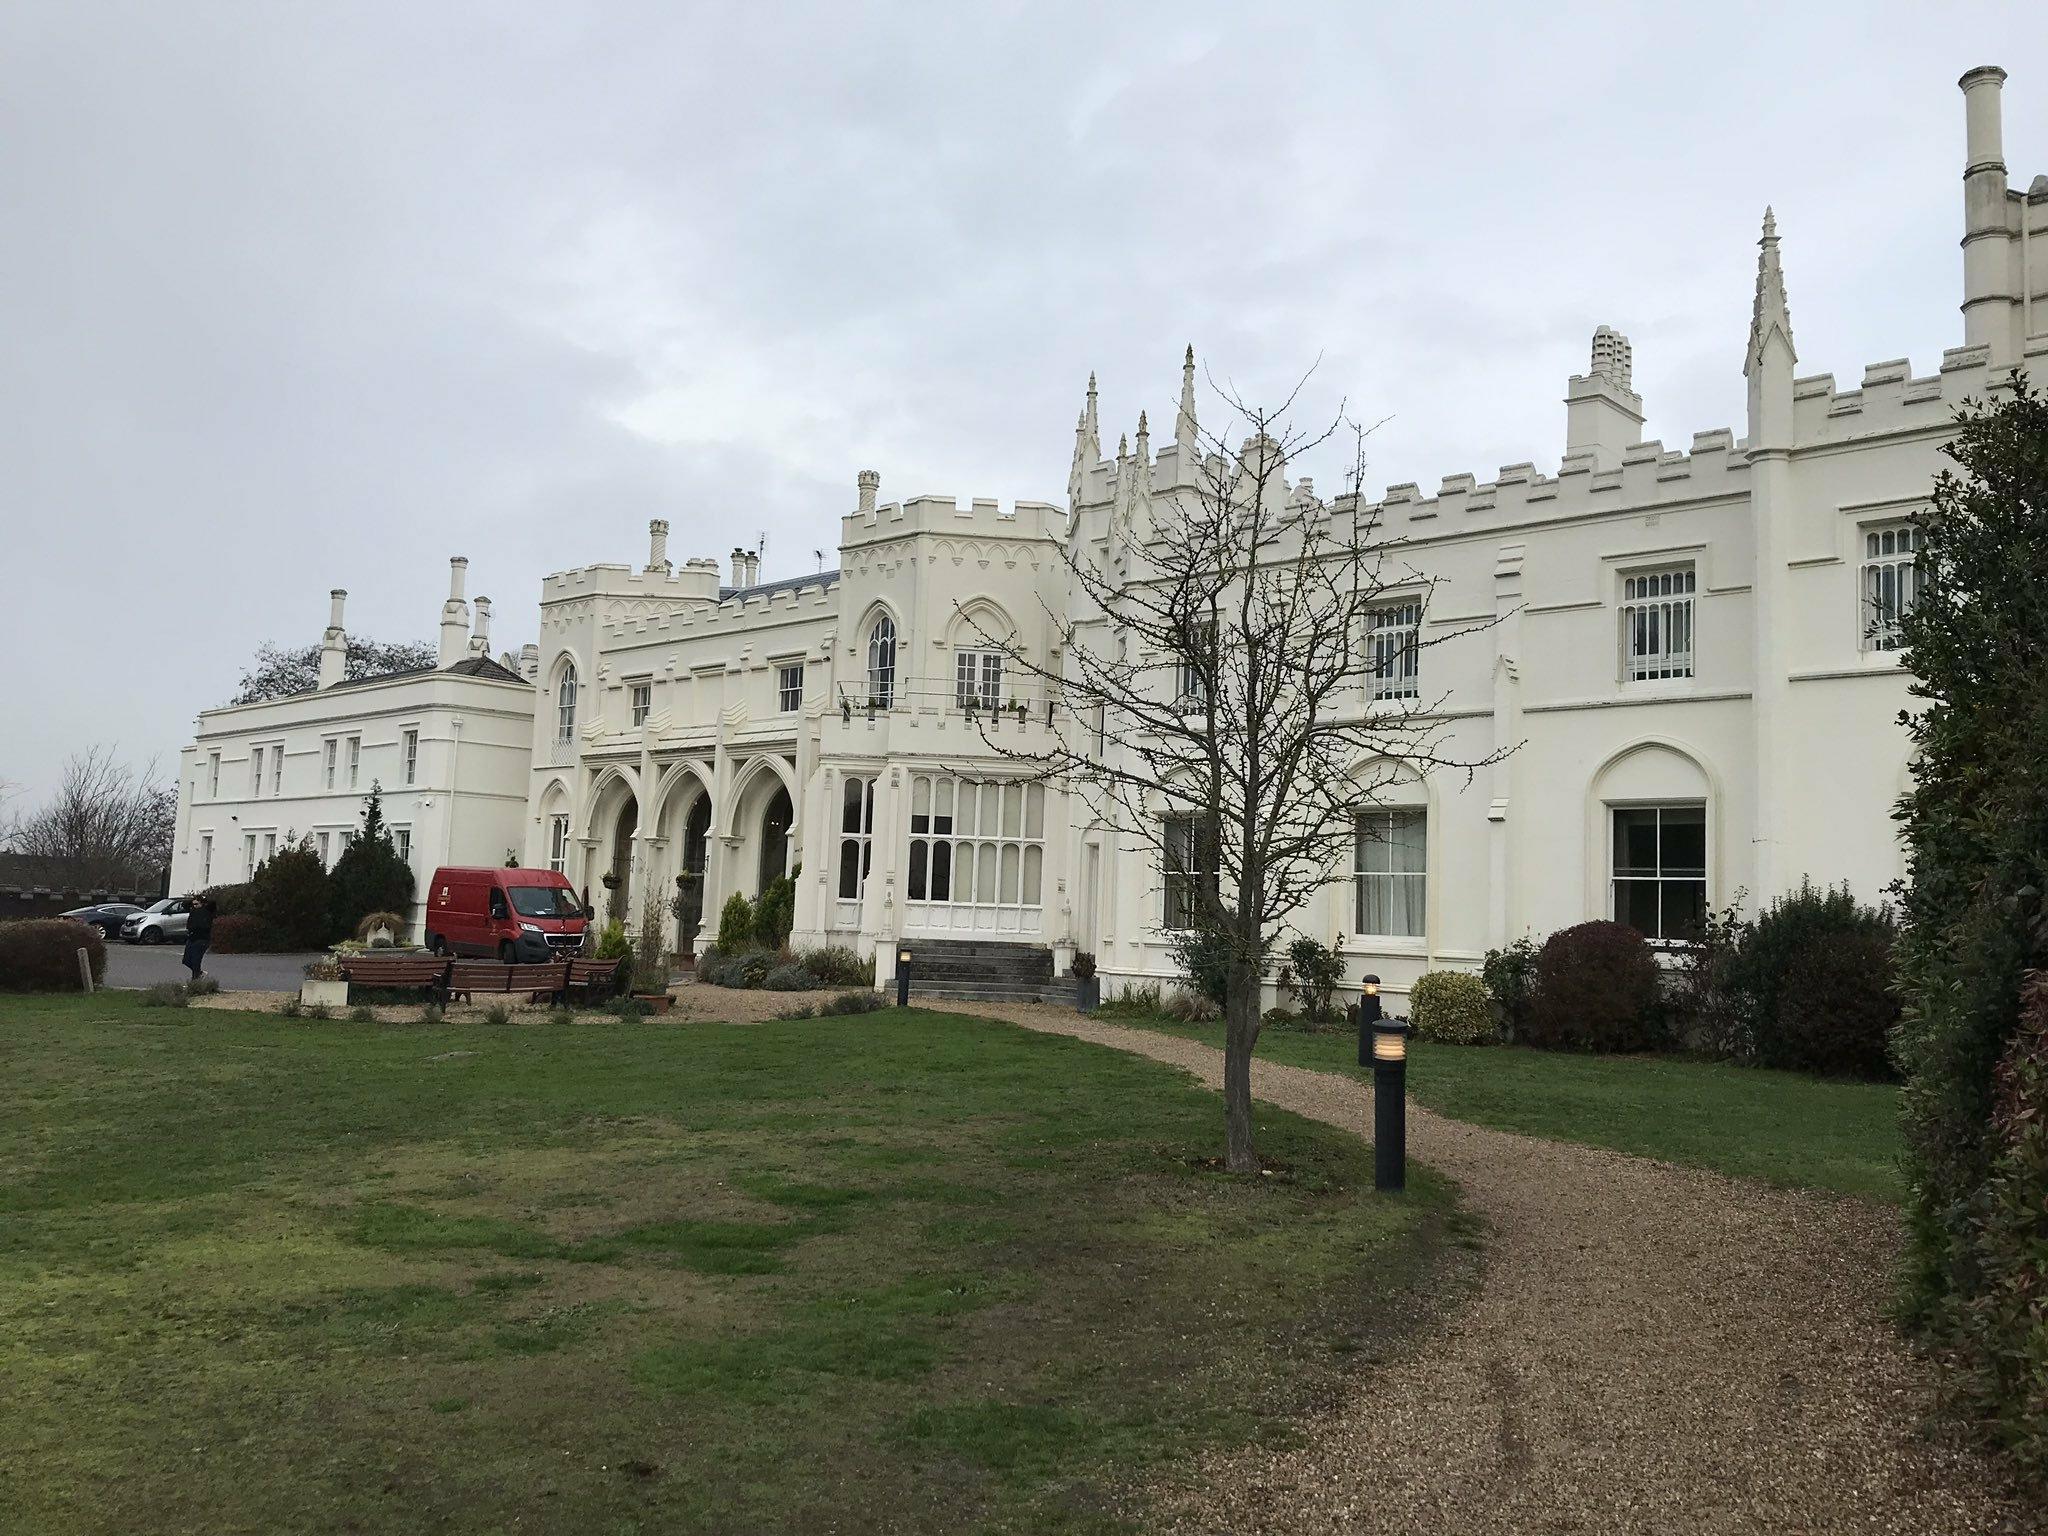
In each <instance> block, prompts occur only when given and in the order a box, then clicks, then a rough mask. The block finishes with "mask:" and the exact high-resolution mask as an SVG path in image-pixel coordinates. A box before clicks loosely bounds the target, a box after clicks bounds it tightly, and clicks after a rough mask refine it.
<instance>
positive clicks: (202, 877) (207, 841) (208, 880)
mask: <svg viewBox="0 0 2048 1536" xmlns="http://www.w3.org/2000/svg"><path fill="white" fill-rule="evenodd" d="M212 884H213V834H212V833H211V832H202V833H200V834H199V885H200V888H201V889H202V890H203V889H205V888H206V887H207V886H209V885H212Z"/></svg>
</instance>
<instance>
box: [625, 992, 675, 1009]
mask: <svg viewBox="0 0 2048 1536" xmlns="http://www.w3.org/2000/svg"><path fill="white" fill-rule="evenodd" d="M633 998H634V1001H636V1002H642V1003H645V1004H646V1005H647V1006H648V1008H649V1009H651V1010H652V1011H653V1012H655V1013H667V1012H668V1011H669V1009H671V1008H673V1007H675V1005H676V999H675V994H674V993H673V992H635V993H634V994H633Z"/></svg>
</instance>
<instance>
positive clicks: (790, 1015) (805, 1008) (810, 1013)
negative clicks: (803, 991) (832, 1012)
mask: <svg viewBox="0 0 2048 1536" xmlns="http://www.w3.org/2000/svg"><path fill="white" fill-rule="evenodd" d="M817 1016H818V1010H817V1009H816V1008H814V1007H812V1006H811V1005H810V1004H809V1003H800V1004H798V1005H797V1006H796V1007H794V1008H785V1009H783V1010H782V1011H781V1012H780V1013H777V1014H774V1015H772V1017H774V1018H776V1019H779V1020H780V1021H782V1022H783V1023H785V1024H793V1023H795V1022H796V1021H797V1020H799V1019H815V1018H816V1017H817Z"/></svg>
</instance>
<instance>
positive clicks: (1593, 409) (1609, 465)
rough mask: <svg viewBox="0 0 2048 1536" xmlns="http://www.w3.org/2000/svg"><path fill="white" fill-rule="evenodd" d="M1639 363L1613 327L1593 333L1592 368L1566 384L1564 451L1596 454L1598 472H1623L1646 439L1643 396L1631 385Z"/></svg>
mask: <svg viewBox="0 0 2048 1536" xmlns="http://www.w3.org/2000/svg"><path fill="white" fill-rule="evenodd" d="M1634 363H1635V354H1634V351H1633V350H1632V349H1631V348H1630V346H1629V344H1628V338H1627V337H1626V336H1624V335H1622V334H1621V332H1619V331H1617V330H1615V329H1614V327H1612V326H1610V325H1603V326H1601V327H1600V328H1599V329H1598V330H1596V331H1594V332H1593V361H1592V365H1591V366H1590V367H1589V368H1588V369H1587V370H1586V371H1585V372H1584V373H1582V374H1573V375H1572V378H1571V382H1570V383H1568V384H1567V385H1566V386H1565V391H1564V405H1565V431H1564V452H1565V457H1566V458H1567V459H1570V458H1572V457H1574V456H1575V455H1581V454H1591V455H1592V457H1593V467H1594V468H1595V469H1619V468H1620V467H1621V456H1622V454H1623V453H1625V452H1626V451H1627V450H1629V449H1630V448H1633V447H1634V446H1635V445H1636V444H1637V443H1638V442H1640V441H1641V440H1642V436H1643V397H1642V396H1641V395H1639V394H1637V393H1636V392H1635V390H1634V389H1633V388H1632V387H1631V375H1632V373H1633V369H1634Z"/></svg>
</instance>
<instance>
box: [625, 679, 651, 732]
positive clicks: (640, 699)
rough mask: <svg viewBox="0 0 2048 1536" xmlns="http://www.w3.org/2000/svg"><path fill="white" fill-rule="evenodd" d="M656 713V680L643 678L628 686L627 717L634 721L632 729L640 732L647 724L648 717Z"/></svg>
mask: <svg viewBox="0 0 2048 1536" xmlns="http://www.w3.org/2000/svg"><path fill="white" fill-rule="evenodd" d="M653 713H654V680H653V679H652V678H641V679H640V680H639V681H637V682H629V683H627V684H626V717H627V718H628V719H629V720H631V721H632V723H633V724H632V728H633V729H634V730H636V731H637V730H639V729H640V727H641V726H643V725H645V724H646V723H647V717H648V716H649V715H651V714H653Z"/></svg>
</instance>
